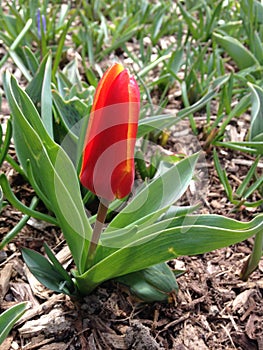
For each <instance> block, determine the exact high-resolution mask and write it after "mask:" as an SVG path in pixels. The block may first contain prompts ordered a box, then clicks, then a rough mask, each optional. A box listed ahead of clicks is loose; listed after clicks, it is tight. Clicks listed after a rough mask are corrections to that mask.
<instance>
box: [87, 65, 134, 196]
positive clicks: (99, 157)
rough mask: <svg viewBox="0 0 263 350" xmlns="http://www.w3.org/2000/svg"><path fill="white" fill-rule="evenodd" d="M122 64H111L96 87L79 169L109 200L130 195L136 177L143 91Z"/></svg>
mask: <svg viewBox="0 0 263 350" xmlns="http://www.w3.org/2000/svg"><path fill="white" fill-rule="evenodd" d="M121 68H123V67H122V66H121V65H119V64H116V65H114V66H112V68H111V69H112V72H111V69H109V70H108V71H107V72H106V73H105V74H106V77H105V76H103V78H102V80H101V82H100V84H99V86H98V90H97V91H96V94H95V100H94V104H93V107H92V111H91V116H90V120H89V125H88V130H87V135H86V142H85V146H84V152H83V161H82V168H81V173H80V180H81V183H82V184H83V185H84V186H85V187H87V188H88V189H90V190H91V191H92V192H94V193H95V194H96V195H97V196H99V197H103V198H105V199H107V200H110V201H111V200H113V199H114V198H115V197H117V198H123V197H125V196H126V195H128V194H129V192H130V191H131V188H132V185H133V181H134V146H135V141H136V132H137V127H138V115H139V101H140V95H139V88H138V86H137V83H136V81H135V80H134V79H133V78H131V77H130V76H129V73H128V71H127V70H125V69H121ZM98 106H100V107H101V108H97V107H98ZM102 107H103V108H102Z"/></svg>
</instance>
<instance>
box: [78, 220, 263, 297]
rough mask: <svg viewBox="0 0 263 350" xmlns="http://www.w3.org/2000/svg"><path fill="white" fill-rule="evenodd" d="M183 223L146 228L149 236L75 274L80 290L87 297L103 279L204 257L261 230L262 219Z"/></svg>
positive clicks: (186, 221) (189, 221) (178, 221)
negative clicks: (187, 257) (180, 259)
mask: <svg viewBox="0 0 263 350" xmlns="http://www.w3.org/2000/svg"><path fill="white" fill-rule="evenodd" d="M183 220H184V219H183V217H179V218H177V219H176V220H175V221H174V222H173V223H171V222H170V226H171V225H174V226H173V227H168V228H165V229H163V230H160V231H155V229H158V225H163V224H164V223H163V222H160V223H158V224H156V225H157V226H156V227H148V228H146V229H144V231H146V230H147V232H148V233H149V234H147V235H146V234H145V235H144V237H142V238H139V239H138V240H136V241H134V242H132V243H131V244H129V245H127V246H125V247H123V248H121V249H118V250H116V251H114V252H113V253H112V254H109V255H108V256H107V257H105V259H103V260H101V261H100V262H98V263H97V264H95V265H94V266H92V267H91V268H90V269H89V270H88V271H87V272H86V273H84V274H83V275H81V276H79V275H78V274H77V273H75V277H76V282H77V285H78V286H79V289H80V290H81V291H82V292H83V293H89V292H90V291H92V290H93V289H94V288H95V287H96V286H97V285H98V284H100V283H101V282H102V281H105V280H106V279H111V278H115V277H117V276H122V275H126V274H127V273H131V272H135V271H139V270H142V269H145V268H147V267H149V266H153V265H155V264H159V263H161V262H165V261H168V260H171V259H174V258H176V257H178V256H181V255H196V254H203V253H206V252H209V251H212V250H214V249H219V248H222V247H225V246H229V245H231V244H235V243H237V242H240V241H243V240H245V239H247V238H249V237H251V236H253V235H255V234H258V233H259V232H261V231H262V229H263V215H258V216H257V217H256V218H254V219H253V220H252V221H250V222H245V223H243V222H238V221H236V220H233V219H227V218H224V217H222V216H218V215H200V216H194V215H193V216H190V217H185V224H184V222H183ZM180 221H181V222H182V223H183V225H182V226H180ZM177 225H179V226H177ZM151 231H152V233H150V232H151Z"/></svg>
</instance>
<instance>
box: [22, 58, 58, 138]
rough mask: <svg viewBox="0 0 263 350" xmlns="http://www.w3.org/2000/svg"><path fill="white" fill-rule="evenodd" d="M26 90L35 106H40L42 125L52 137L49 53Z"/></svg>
mask: <svg viewBox="0 0 263 350" xmlns="http://www.w3.org/2000/svg"><path fill="white" fill-rule="evenodd" d="M26 92H27V93H28V95H29V96H30V98H31V100H32V101H33V102H34V104H35V106H36V107H38V106H41V107H40V109H41V118H42V121H43V124H44V127H45V129H46V131H47V133H48V134H49V136H50V137H51V138H53V119H52V95H51V56H50V54H48V55H46V56H45V57H44V59H43V60H42V62H41V64H40V66H39V68H38V70H37V73H36V74H35V76H34V78H33V79H32V80H31V82H30V83H29V84H28V86H27V88H26Z"/></svg>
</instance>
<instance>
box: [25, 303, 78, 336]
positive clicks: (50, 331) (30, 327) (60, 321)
mask: <svg viewBox="0 0 263 350" xmlns="http://www.w3.org/2000/svg"><path fill="white" fill-rule="evenodd" d="M70 327H71V323H70V322H69V321H68V320H66V318H65V316H64V311H63V309H60V308H56V309H52V310H51V311H50V312H49V313H48V314H45V315H42V316H41V317H39V318H38V319H35V320H32V321H27V322H26V323H25V324H24V325H23V326H22V327H21V328H20V329H19V333H20V335H21V336H22V337H24V338H28V337H32V336H36V335H38V334H40V333H43V334H44V335H45V336H46V337H50V336H53V335H56V336H58V335H59V334H63V333H65V332H67V331H69V330H70Z"/></svg>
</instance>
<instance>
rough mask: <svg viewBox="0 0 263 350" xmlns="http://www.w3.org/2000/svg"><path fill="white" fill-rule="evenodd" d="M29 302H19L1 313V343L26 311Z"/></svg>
mask: <svg viewBox="0 0 263 350" xmlns="http://www.w3.org/2000/svg"><path fill="white" fill-rule="evenodd" d="M26 308H27V302H23V303H19V304H17V305H14V306H12V307H10V308H9V309H8V310H6V311H4V312H3V313H2V314H1V315H0V345H1V344H2V343H3V341H4V340H5V338H6V337H7V336H8V334H9V332H10V330H11V329H12V327H13V326H14V324H15V323H16V322H17V321H18V320H19V319H20V317H21V316H22V315H23V313H24V312H25V311H26Z"/></svg>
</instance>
